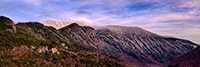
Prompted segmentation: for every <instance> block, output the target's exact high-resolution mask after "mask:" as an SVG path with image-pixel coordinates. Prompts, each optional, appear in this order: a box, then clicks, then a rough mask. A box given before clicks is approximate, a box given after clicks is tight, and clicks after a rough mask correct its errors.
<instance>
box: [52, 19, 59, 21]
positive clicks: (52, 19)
mask: <svg viewBox="0 0 200 67" xmlns="http://www.w3.org/2000/svg"><path fill="white" fill-rule="evenodd" d="M50 21H60V20H57V19H50Z"/></svg>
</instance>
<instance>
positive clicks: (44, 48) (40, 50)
mask: <svg viewBox="0 0 200 67" xmlns="http://www.w3.org/2000/svg"><path fill="white" fill-rule="evenodd" d="M46 51H48V47H47V46H46V47H38V48H37V50H36V52H38V53H45V52H46Z"/></svg>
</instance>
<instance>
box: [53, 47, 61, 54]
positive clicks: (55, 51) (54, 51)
mask: <svg viewBox="0 0 200 67" xmlns="http://www.w3.org/2000/svg"><path fill="white" fill-rule="evenodd" d="M51 51H52V53H53V54H54V53H57V54H60V52H59V51H58V50H57V49H56V48H51Z"/></svg>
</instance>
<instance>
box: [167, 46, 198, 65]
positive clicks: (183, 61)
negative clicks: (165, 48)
mask: <svg viewBox="0 0 200 67" xmlns="http://www.w3.org/2000/svg"><path fill="white" fill-rule="evenodd" d="M199 60H200V47H197V48H196V49H194V50H192V51H190V52H188V53H186V54H184V55H182V56H180V57H178V58H176V59H174V60H172V61H170V62H169V63H168V64H167V65H168V67H200V61H199Z"/></svg>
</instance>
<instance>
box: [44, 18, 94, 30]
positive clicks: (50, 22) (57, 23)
mask: <svg viewBox="0 0 200 67" xmlns="http://www.w3.org/2000/svg"><path fill="white" fill-rule="evenodd" d="M41 23H42V24H44V25H46V26H53V27H55V28H56V29H60V28H63V27H65V26H68V25H70V24H72V23H77V24H79V25H81V26H90V27H93V25H91V24H89V23H88V22H85V21H82V20H63V21H61V20H56V19H50V20H47V21H42V22H41Z"/></svg>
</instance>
